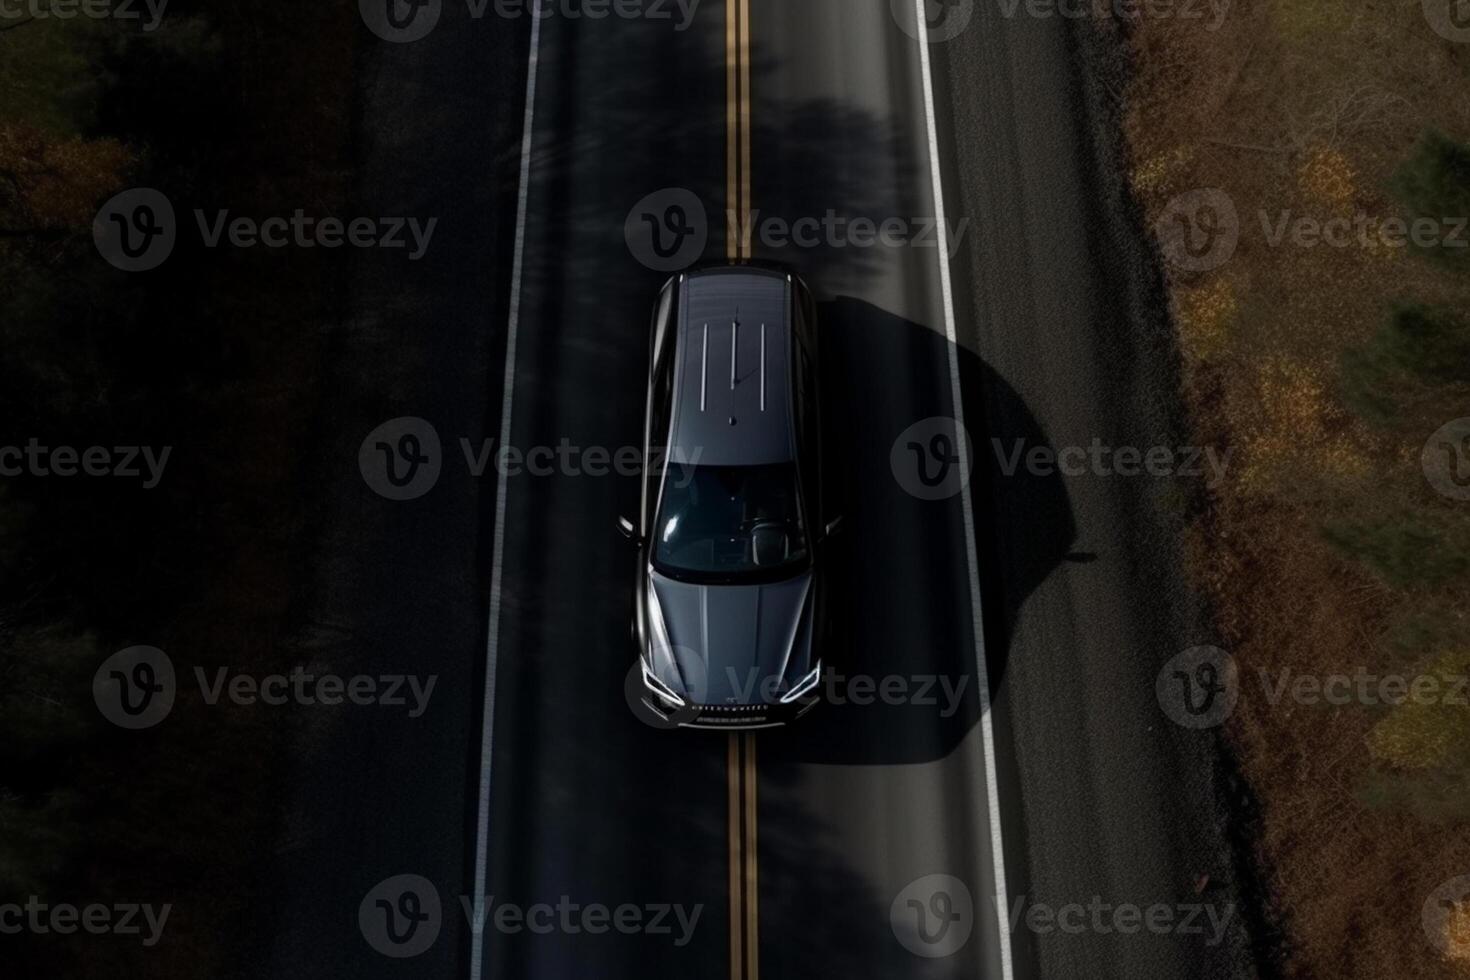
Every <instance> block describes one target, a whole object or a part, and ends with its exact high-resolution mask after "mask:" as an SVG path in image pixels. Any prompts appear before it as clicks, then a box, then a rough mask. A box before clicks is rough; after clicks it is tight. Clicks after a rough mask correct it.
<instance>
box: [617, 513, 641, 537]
mask: <svg viewBox="0 0 1470 980" xmlns="http://www.w3.org/2000/svg"><path fill="white" fill-rule="evenodd" d="M618 531H619V533H621V534H622V536H623V537H625V538H627V539H628V540H629V541H637V540H638V529H637V528H636V527H634V526H633V522H632V521H630V520H628V519H627V518H626V517H619V518H618Z"/></svg>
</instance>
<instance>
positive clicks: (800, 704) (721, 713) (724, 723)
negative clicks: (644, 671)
mask: <svg viewBox="0 0 1470 980" xmlns="http://www.w3.org/2000/svg"><path fill="white" fill-rule="evenodd" d="M646 694H647V697H646V698H645V699H644V704H646V705H647V706H648V707H649V708H651V709H652V710H653V711H654V712H655V713H656V714H658V715H659V717H661V718H663V719H664V721H665V722H667V723H668V724H669V725H670V726H671V727H673V726H677V727H679V728H696V729H701V730H704V731H736V732H738V731H751V730H754V729H759V728H780V727H781V726H782V725H786V724H790V723H791V722H793V721H795V720H796V719H798V718H800V717H801V716H802V715H804V714H806V713H807V712H808V711H810V710H811V709H812V708H814V707H816V705H817V702H818V701H820V700H821V697H820V696H819V695H817V694H815V693H812V694H808V695H807V696H805V697H801V698H797V699H796V700H794V701H790V702H788V703H786V704H742V705H735V704H731V705H722V704H685V705H674V704H672V703H670V702H669V701H668V700H666V699H665V698H664V697H663V696H662V695H660V694H657V693H656V692H654V691H652V690H649V691H647V692H646Z"/></svg>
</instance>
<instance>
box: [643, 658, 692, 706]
mask: <svg viewBox="0 0 1470 980" xmlns="http://www.w3.org/2000/svg"><path fill="white" fill-rule="evenodd" d="M643 686H644V687H647V688H648V689H649V690H650V691H652V692H653V693H654V694H656V695H657V696H659V697H661V698H663V699H664V700H665V701H668V702H669V703H670V704H673V705H675V706H676V707H680V708H682V707H684V704H685V701H684V699H683V698H682V697H680V696H679V695H677V694H675V693H674V691H673V688H671V687H669V685H667V684H665V683H664V682H663V681H661V680H659V679H658V678H657V677H656V676H654V673H653V671H651V670H649V669H648V662H647V661H644V663H643Z"/></svg>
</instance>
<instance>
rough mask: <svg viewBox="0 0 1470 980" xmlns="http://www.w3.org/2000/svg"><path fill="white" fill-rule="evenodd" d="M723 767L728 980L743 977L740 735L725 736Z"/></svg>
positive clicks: (741, 978)
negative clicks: (725, 777)
mask: <svg viewBox="0 0 1470 980" xmlns="http://www.w3.org/2000/svg"><path fill="white" fill-rule="evenodd" d="M728 739H729V741H728V747H727V751H726V758H725V770H726V773H727V775H728V780H729V787H728V789H729V796H728V799H729V807H728V811H727V813H726V819H727V821H728V825H729V828H730V831H729V837H730V980H744V978H745V969H744V953H745V935H744V931H743V926H744V924H745V923H744V918H743V915H742V906H743V904H744V903H743V902H742V901H741V897H742V896H743V895H744V893H745V892H744V882H743V881H742V879H741V873H740V867H741V862H740V847H741V844H742V839H741V836H740V831H739V828H740V781H741V775H742V773H741V769H740V736H739V735H737V734H735V733H734V732H731V733H730V735H729V736H728Z"/></svg>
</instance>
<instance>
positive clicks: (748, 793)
mask: <svg viewBox="0 0 1470 980" xmlns="http://www.w3.org/2000/svg"><path fill="white" fill-rule="evenodd" d="M741 738H743V739H745V780H744V782H745V977H746V980H760V975H761V957H760V887H759V885H760V882H759V879H758V875H757V873H756V871H757V869H756V849H755V846H756V840H755V826H756V824H755V733H754V732H746V733H745V734H744V735H742V736H741Z"/></svg>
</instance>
